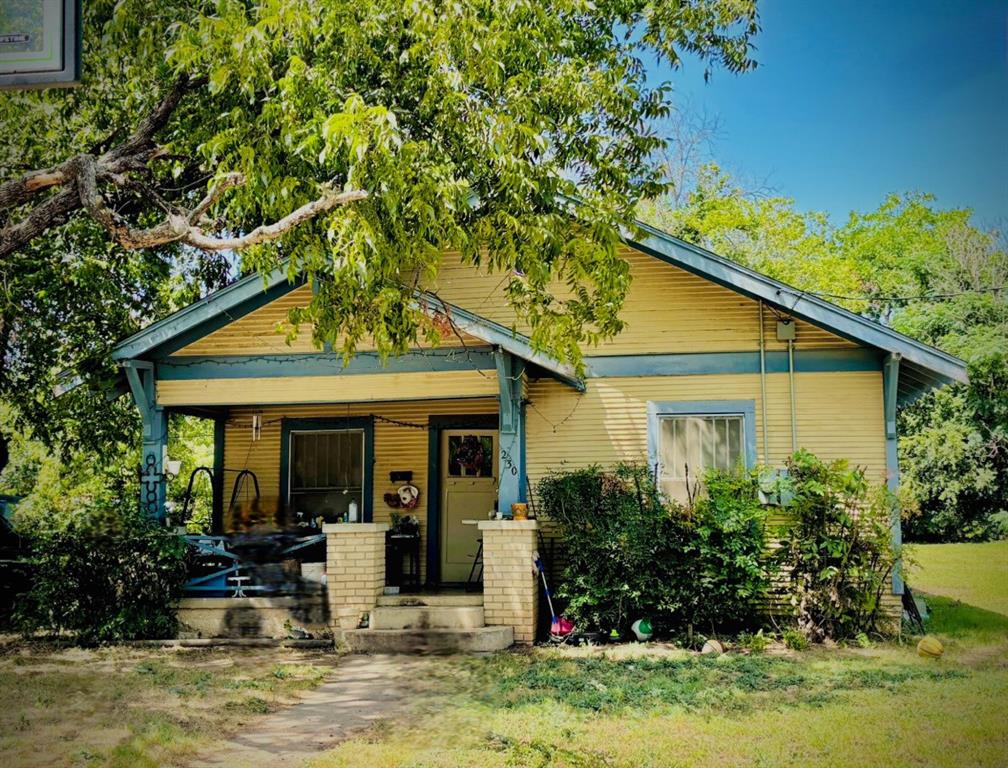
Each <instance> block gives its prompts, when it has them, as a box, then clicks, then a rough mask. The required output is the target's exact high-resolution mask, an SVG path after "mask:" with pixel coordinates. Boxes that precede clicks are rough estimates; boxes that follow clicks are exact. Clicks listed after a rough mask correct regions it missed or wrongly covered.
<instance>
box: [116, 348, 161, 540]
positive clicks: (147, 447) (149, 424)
mask: <svg viewBox="0 0 1008 768" xmlns="http://www.w3.org/2000/svg"><path fill="white" fill-rule="evenodd" d="M123 368H124V369H125V371H126V380H127V381H128V382H129V386H130V391H131V392H132V393H133V401H134V402H135V403H136V406H137V410H139V411H140V420H141V423H142V425H143V443H142V451H141V454H140V509H141V511H142V512H144V513H145V514H146V515H147V516H149V517H151V518H152V519H154V520H157V521H158V522H161V521H163V520H164V519H165V476H164V456H165V450H166V448H167V447H168V413H167V411H165V409H164V408H162V407H160V406H158V405H157V402H156V398H155V394H154V365H153V364H152V363H149V362H146V361H142V360H127V361H125V362H124V363H123Z"/></svg>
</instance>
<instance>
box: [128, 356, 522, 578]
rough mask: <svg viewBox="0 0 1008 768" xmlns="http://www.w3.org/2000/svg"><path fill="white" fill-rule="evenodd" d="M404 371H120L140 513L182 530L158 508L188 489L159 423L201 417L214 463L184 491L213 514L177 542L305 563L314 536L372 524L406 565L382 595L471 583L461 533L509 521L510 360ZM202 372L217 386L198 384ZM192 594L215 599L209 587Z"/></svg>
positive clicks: (513, 403)
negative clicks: (205, 501)
mask: <svg viewBox="0 0 1008 768" xmlns="http://www.w3.org/2000/svg"><path fill="white" fill-rule="evenodd" d="M324 357H328V355H324ZM416 357H417V358H422V359H423V361H424V363H425V364H426V365H427V366H428V367H429V368H430V369H431V370H427V371H401V370H400V371H397V370H396V367H397V366H399V367H401V366H402V361H401V360H399V359H396V360H393V361H392V363H391V370H390V371H388V372H386V373H354V372H352V371H351V370H349V369H344V372H343V373H342V374H340V375H337V376H325V377H321V376H306V375H303V372H302V371H300V370H299V369H300V366H297V365H293V364H292V361H287V362H288V365H279V366H277V367H276V368H275V370H274V375H273V376H270V377H261V376H234V372H233V369H230V368H226V367H223V366H226V365H227V363H223V362H221V361H215V362H214V363H213V364H211V363H208V362H206V361H204V360H168V361H165V362H159V363H149V364H145V363H143V362H141V361H128V362H127V363H126V365H125V370H126V373H127V376H128V379H129V381H130V384H131V386H132V389H133V394H134V398H135V399H136V400H137V403H138V405H139V407H140V411H141V413H142V414H143V416H144V427H145V434H144V450H143V456H144V465H143V467H142V470H143V474H142V477H141V502H142V504H143V506H144V508H145V509H146V510H147V511H148V513H149V514H151V515H152V516H153V517H155V518H157V519H160V520H164V521H166V522H167V523H168V524H170V525H173V526H182V525H185V524H186V522H187V521H186V520H185V519H183V517H184V515H185V509H184V507H185V505H182V506H183V509H179V508H178V506H179V505H174V508H173V506H172V505H169V504H166V501H165V499H166V496H167V494H166V489H167V486H168V483H178V484H180V487H181V486H184V485H186V484H188V483H189V481H190V479H191V478H189V477H176V476H173V475H172V473H171V470H172V469H173V462H172V457H171V456H170V455H169V452H168V447H167V446H168V440H169V425H170V419H169V416H170V414H172V413H183V414H187V415H190V416H197V417H201V418H208V419H212V420H213V421H214V425H215V428H214V463H213V466H212V467H208V468H206V469H201V470H198V471H197V474H198V476H197V477H195V478H192V479H193V480H194V482H206V480H207V478H209V482H210V483H211V485H212V488H213V514H212V516H211V524H210V527H209V530H205V531H203V532H202V535H201V536H192V535H191V536H190V538H191V539H192V541H193V543H194V545H195V546H197V547H199V548H201V549H202V551H203V552H204V553H205V554H206V555H207V556H212V555H214V554H217V555H219V556H223V557H227V555H224V554H223V553H224V552H234V551H237V550H244V551H245V552H247V553H249V554H251V555H255V556H253V557H251V558H243V559H252V560H255V559H256V557H259V558H260V559H261V557H262V556H263V555H267V554H269V553H273V559H274V560H279V561H285V560H294V559H297V560H300V561H301V562H302V563H305V562H311V561H320V560H321V554H322V548H321V546H320V542H321V536H322V531H323V526H325V525H328V524H346V525H352V524H354V523H385V524H387V525H389V527H390V537H394V538H395V540H396V543H397V546H398V548H399V549H400V550H401V551H402V554H403V558H404V561H405V562H404V563H403V565H402V568H401V570H402V575H401V576H399V575H398V573H399V570H400V567H399V564H398V563H397V564H396V567H395V568H390V579H394V580H393V581H392V583H391V585H393V586H399V587H404V588H409V587H412V588H417V587H419V586H421V585H428V586H442V585H452V584H455V585H457V584H461V583H464V582H472V581H477V580H478V579H477V578H476V577H477V576H478V568H477V569H474V568H473V561H474V558H475V556H476V551H477V549H478V545H477V540H478V538H479V536H478V533H477V529H476V526H475V522H476V521H478V520H486V519H488V518H490V517H493V516H499V517H502V518H509V517H510V516H511V506H512V504H513V503H515V502H520V501H524V500H525V497H526V492H527V480H526V475H525V439H524V424H525V412H524V409H525V405H524V402H523V401H522V396H521V393H522V391H523V386H524V384H523V382H524V377H525V362H524V361H522V360H520V359H518V358H516V357H515V356H514V355H511V354H509V353H507V352H505V351H502V350H500V349H485V350H465V351H461V352H448V353H443V352H435V351H425V352H423V353H418V354H417V356H416ZM459 357H461V358H462V361H464V363H465V365H466V367H465V368H463V369H462V370H439V368H441V367H449V366H450V367H451V368H456V367H458V364H459V362H460V361H459V359H457V358H459ZM327 362H329V361H327ZM412 362H417V361H416V360H412ZM312 363H313V365H318V364H320V363H322V361H320V360H313V361H312ZM208 368H213V369H214V371H215V372H217V373H219V374H221V375H220V376H219V377H217V378H205V376H206V374H208V373H210V372H211V371H209V370H208ZM226 374H231V375H230V376H227V375H226ZM319 379H325V381H319ZM330 397H332V398H333V400H332V401H328V398H330ZM336 398H338V399H336ZM278 401H283V402H278ZM176 471H177V470H176ZM176 495H177V494H176ZM410 538H415V539H416V541H415V543H411V542H410ZM267 540H269V541H272V544H267V543H266V542H267ZM208 575H209V574H202V575H201V578H203V577H205V576H208ZM288 575H289V574H288ZM275 581H276V582H277V583H278V584H279V583H283V580H282V579H275ZM193 586H194V590H195V591H197V592H198V591H209V590H217V591H218V592H219V590H220V589H222V586H221V582H220V581H219V580H216V581H215V580H213V579H204V581H203V582H202V583H201V584H198V585H193ZM241 586H242V588H243V590H244V591H252V592H262V591H264V590H265V589H268V586H267V585H261V584H256V583H246V584H244V585H241ZM274 591H275V590H274Z"/></svg>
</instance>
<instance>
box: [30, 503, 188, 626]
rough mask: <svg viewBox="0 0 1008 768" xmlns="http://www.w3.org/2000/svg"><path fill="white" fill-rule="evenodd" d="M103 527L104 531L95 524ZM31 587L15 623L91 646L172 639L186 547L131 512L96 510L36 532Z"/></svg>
mask: <svg viewBox="0 0 1008 768" xmlns="http://www.w3.org/2000/svg"><path fill="white" fill-rule="evenodd" d="M95 520H101V524H95V522H94V521H95ZM28 535H29V541H30V548H31V558H30V564H31V587H30V589H29V591H28V592H27V593H26V594H25V595H23V596H22V597H21V598H20V599H19V601H18V606H17V608H16V611H15V617H14V619H15V624H16V626H17V627H18V628H19V629H20V630H21V631H23V632H25V633H34V632H39V631H42V632H55V633H60V634H68V635H69V636H71V637H73V638H74V639H75V640H76V641H77V642H80V643H84V644H91V643H100V642H109V641H115V640H127V639H140V638H164V637H173V636H174V634H175V629H176V618H175V608H176V605H177V602H178V600H179V598H180V597H181V595H182V588H183V585H184V584H185V580H186V545H185V542H184V541H183V540H182V539H180V538H179V537H178V536H176V535H174V534H173V533H169V532H168V531H165V530H164V529H163V528H159V527H157V526H155V525H154V524H153V523H151V522H150V521H149V520H148V519H146V518H144V517H142V516H141V515H140V513H139V512H137V511H134V510H133V509H131V508H127V509H120V508H119V507H116V508H113V509H107V508H106V509H102V510H93V509H89V510H86V511H84V512H82V514H81V515H80V517H79V518H77V519H75V520H71V521H69V522H67V523H66V524H62V525H58V526H57V525H54V526H51V527H42V526H39V525H36V526H35V527H34V528H32V529H31V530H30V531H29V533H28Z"/></svg>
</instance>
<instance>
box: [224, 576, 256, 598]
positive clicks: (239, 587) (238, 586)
mask: <svg viewBox="0 0 1008 768" xmlns="http://www.w3.org/2000/svg"><path fill="white" fill-rule="evenodd" d="M251 578H252V577H251V576H228V581H232V582H234V585H235V590H234V594H233V595H231V597H248V595H246V594H245V589H244V587H245V582H246V581H249V579H251Z"/></svg>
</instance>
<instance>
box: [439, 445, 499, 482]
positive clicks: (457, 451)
mask: <svg viewBox="0 0 1008 768" xmlns="http://www.w3.org/2000/svg"><path fill="white" fill-rule="evenodd" d="M448 474H449V475H453V476H462V475H465V476H474V477H490V476H491V475H492V474H493V438H491V437H490V436H488V435H465V436H455V435H453V436H452V437H450V438H449V439H448Z"/></svg>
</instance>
